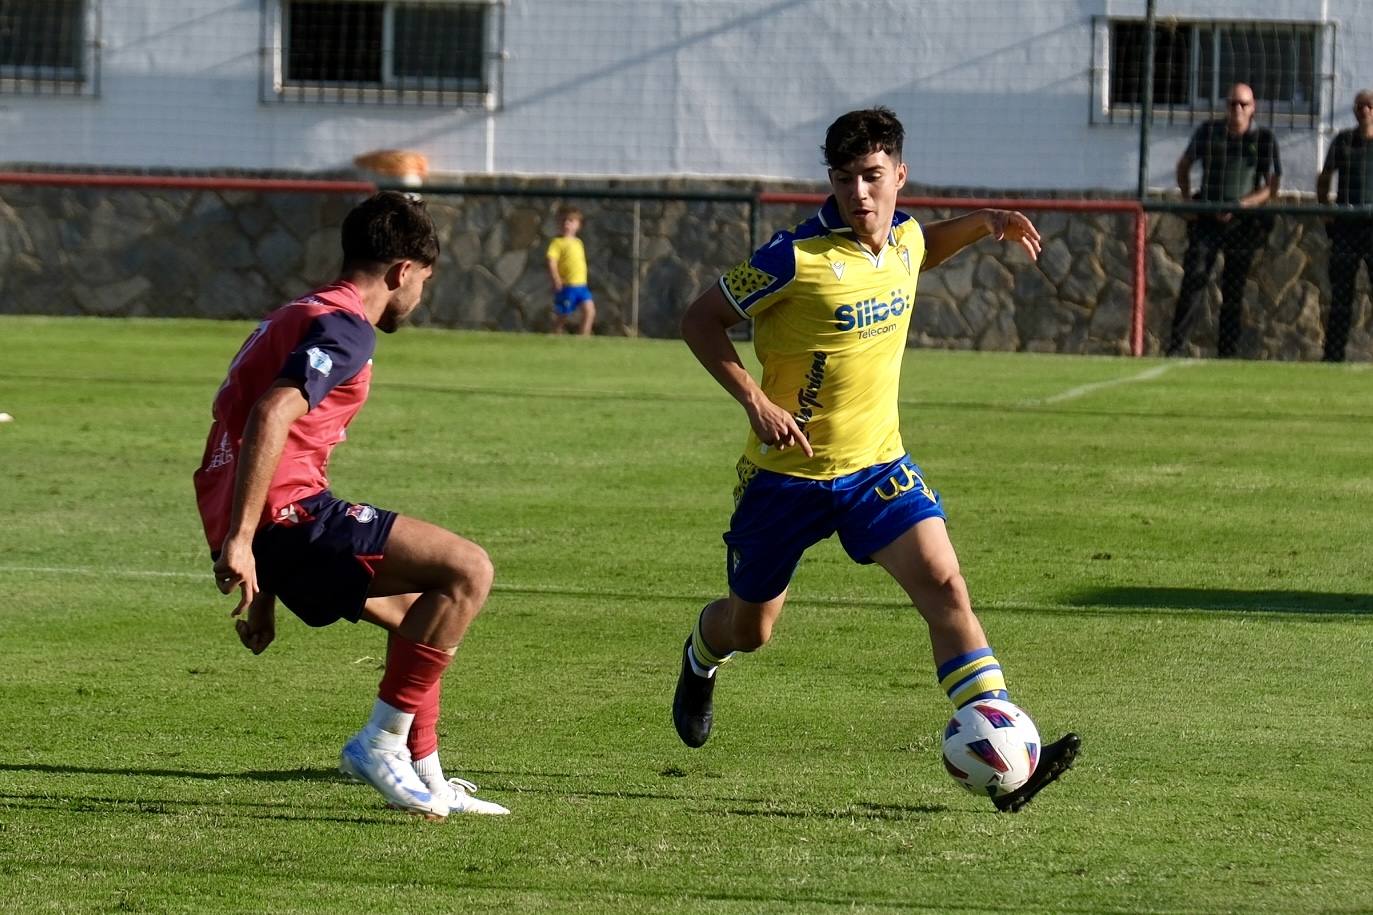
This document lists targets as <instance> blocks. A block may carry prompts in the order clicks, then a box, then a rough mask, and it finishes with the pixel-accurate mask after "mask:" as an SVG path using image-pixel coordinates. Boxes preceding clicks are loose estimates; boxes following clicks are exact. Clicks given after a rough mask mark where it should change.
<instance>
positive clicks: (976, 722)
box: [944, 699, 1039, 797]
mask: <svg viewBox="0 0 1373 915" xmlns="http://www.w3.org/2000/svg"><path fill="white" fill-rule="evenodd" d="M1038 764H1039V729H1038V728H1036V727H1035V723H1034V722H1033V721H1031V720H1030V716H1029V715H1027V714H1025V711H1024V710H1023V709H1021V708H1020V707H1019V706H1017V705H1014V704H1013V703H1010V702H1007V701H1006V700H1004V699H979V700H978V701H976V702H973V703H970V704H968V705H965V706H963V708H961V709H959V710H958V711H957V712H954V716H953V717H952V718H950V719H949V724H948V726H947V727H945V728H944V768H945V769H948V770H949V774H950V775H952V776H953V777H954V781H956V782H958V783H959V784H960V785H962V786H963V787H964V788H967V789H968V790H969V791H971V792H972V793H973V794H985V795H987V796H988V797H1000V796H1001V795H1003V794H1010V793H1011V792H1012V791H1015V790H1016V789H1017V788H1019V787H1020V786H1021V785H1023V784H1025V782H1027V781H1029V779H1030V776H1031V775H1033V774H1034V771H1035V766H1036V765H1038Z"/></svg>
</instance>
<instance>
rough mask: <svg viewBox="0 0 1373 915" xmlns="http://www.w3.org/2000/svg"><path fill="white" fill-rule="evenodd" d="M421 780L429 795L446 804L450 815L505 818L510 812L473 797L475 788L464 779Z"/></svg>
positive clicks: (497, 805)
mask: <svg viewBox="0 0 1373 915" xmlns="http://www.w3.org/2000/svg"><path fill="white" fill-rule="evenodd" d="M421 780H422V781H424V785H425V787H426V788H428V789H429V793H430V794H432V795H434V796H435V797H438V798H443V799H444V800H446V801H447V802H448V812H449V813H451V814H457V813H478V814H484V815H486V816H505V815H506V814H507V813H509V812H510V811H509V810H507V809H505V808H504V807H502V806H501V805H500V804H495V803H492V802H491V801H484V800H482V799H481V798H479V797H473V795H474V794H476V792H477V786H476V785H474V784H472V783H471V782H469V781H468V780H467V779H465V778H450V779H448V780H447V781H445V780H444V779H442V778H430V779H423V778H422V779H421Z"/></svg>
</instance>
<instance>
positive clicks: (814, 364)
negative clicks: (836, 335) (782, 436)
mask: <svg viewBox="0 0 1373 915" xmlns="http://www.w3.org/2000/svg"><path fill="white" fill-rule="evenodd" d="M829 358H830V356H829V353H815V354H814V355H812V356H811V360H810V371H808V372H806V379H805V380H806V383H805V384H804V385H803V386H802V387H801V390H800V392H799V393H798V394H797V398H796V399H797V401H798V403H800V409H798V410H797V411H796V417H795V418H796V425H797V426H799V427H800V429H801V431H802V432H805V431H806V424H807V423H809V422H810V421H811V419H812V418H813V417H814V416H815V411H816V409H818V408H823V407H824V406H825V405H824V404H822V403H821V402H820V386H821V385H822V384H824V383H825V363H826V362H828V361H829Z"/></svg>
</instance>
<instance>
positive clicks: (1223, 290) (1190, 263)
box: [1164, 83, 1282, 359]
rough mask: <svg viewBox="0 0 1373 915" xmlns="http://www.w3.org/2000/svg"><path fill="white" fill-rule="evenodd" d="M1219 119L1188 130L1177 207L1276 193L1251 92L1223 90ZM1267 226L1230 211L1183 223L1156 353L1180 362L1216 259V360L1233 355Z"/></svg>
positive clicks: (1273, 157)
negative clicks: (1196, 175) (1175, 287)
mask: <svg viewBox="0 0 1373 915" xmlns="http://www.w3.org/2000/svg"><path fill="white" fill-rule="evenodd" d="M1225 104H1226V116H1225V118H1224V119H1222V120H1215V121H1208V122H1207V123H1205V124H1202V125H1201V126H1200V127H1198V128H1197V129H1196V132H1195V133H1193V134H1192V140H1191V142H1190V143H1188V144H1187V149H1186V150H1185V151H1184V152H1183V154H1182V158H1180V159H1179V160H1178V166H1177V178H1178V188H1179V189H1180V190H1181V191H1182V199H1183V200H1199V201H1204V202H1206V203H1229V204H1232V205H1233V206H1235V207H1236V208H1237V209H1252V208H1254V207H1259V206H1263V205H1264V204H1265V203H1267V202H1268V201H1269V200H1270V199H1272V198H1273V197H1274V196H1276V195H1277V193H1278V183H1279V181H1280V180H1281V177H1282V162H1281V160H1280V159H1279V158H1278V141H1277V139H1276V138H1275V137H1274V136H1273V132H1272V131H1271V130H1269V129H1268V128H1266V127H1259V126H1257V125H1255V124H1254V90H1253V89H1251V88H1249V86H1247V85H1245V84H1244V83H1235V85H1233V86H1231V87H1230V92H1229V94H1228V96H1227V98H1226V103H1225ZM1198 162H1200V163H1201V189H1200V190H1199V191H1198V192H1197V193H1196V194H1193V193H1192V166H1193V165H1194V164H1196V163H1198ZM1270 226H1271V222H1270V221H1269V220H1268V219H1265V218H1264V217H1261V216H1258V215H1251V214H1244V213H1237V212H1234V211H1229V210H1227V211H1224V212H1208V213H1199V214H1197V216H1196V218H1195V219H1193V220H1191V221H1190V222H1189V223H1188V227H1187V253H1186V255H1184V257H1183V261H1182V271H1183V272H1182V288H1181V289H1180V290H1179V291H1178V303H1177V308H1176V310H1175V311H1174V312H1173V325H1172V328H1171V330H1170V332H1169V334H1168V341H1167V343H1166V345H1165V347H1164V353H1165V354H1166V355H1169V356H1179V355H1183V353H1184V350H1185V348H1186V346H1187V336H1188V333H1189V332H1190V331H1191V329H1192V326H1193V325H1194V324H1195V323H1196V321H1197V318H1199V317H1200V316H1201V309H1202V307H1203V303H1202V300H1203V296H1202V290H1203V289H1204V288H1205V286H1206V283H1207V281H1208V280H1209V279H1210V275H1211V268H1212V267H1214V266H1215V263H1216V256H1217V255H1218V254H1221V253H1224V254H1225V266H1224V268H1223V269H1222V271H1221V280H1220V296H1221V306H1220V320H1219V326H1218V327H1217V330H1216V354H1217V355H1218V356H1220V357H1221V358H1222V359H1226V358H1232V357H1234V356H1236V355H1238V351H1239V342H1240V333H1241V330H1242V325H1243V315H1244V284H1245V281H1246V280H1247V279H1248V277H1249V268H1250V266H1252V264H1253V263H1254V257H1255V256H1256V255H1257V254H1258V250H1259V247H1260V246H1262V245H1263V243H1264V241H1265V240H1266V239H1267V237H1268V230H1269V228H1270Z"/></svg>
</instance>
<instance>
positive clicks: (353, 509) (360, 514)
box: [348, 505, 377, 524]
mask: <svg viewBox="0 0 1373 915" xmlns="http://www.w3.org/2000/svg"><path fill="white" fill-rule="evenodd" d="M376 516H377V510H376V509H375V508H373V507H372V506H370V505H350V506H348V517H350V518H352V519H353V520H354V521H356V522H357V523H358V524H366V523H367V522H368V521H371V520H372V519H373V518H375V517H376Z"/></svg>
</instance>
